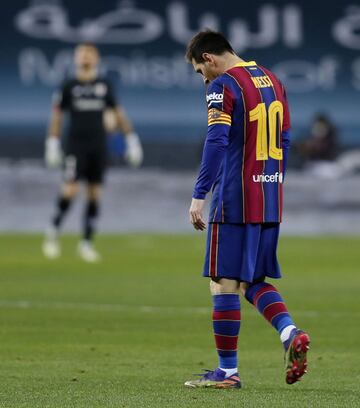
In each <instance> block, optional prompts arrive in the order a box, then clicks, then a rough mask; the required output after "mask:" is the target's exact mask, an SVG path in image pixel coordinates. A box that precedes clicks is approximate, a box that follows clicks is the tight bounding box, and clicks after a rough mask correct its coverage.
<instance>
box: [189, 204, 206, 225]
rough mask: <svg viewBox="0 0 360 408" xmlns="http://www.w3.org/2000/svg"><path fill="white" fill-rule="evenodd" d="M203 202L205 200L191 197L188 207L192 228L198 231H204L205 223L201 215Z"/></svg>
mask: <svg viewBox="0 0 360 408" xmlns="http://www.w3.org/2000/svg"><path fill="white" fill-rule="evenodd" d="M204 203H205V200H199V199H197V198H193V199H192V201H191V205H190V209H189V216H190V222H191V224H192V225H193V226H194V228H195V229H196V230H199V231H204V230H205V229H206V223H205V220H204V216H203V209H204Z"/></svg>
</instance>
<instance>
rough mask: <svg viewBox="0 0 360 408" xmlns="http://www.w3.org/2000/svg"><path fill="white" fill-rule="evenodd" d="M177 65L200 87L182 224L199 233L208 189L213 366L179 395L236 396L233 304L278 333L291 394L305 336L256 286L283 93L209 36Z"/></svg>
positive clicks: (277, 197) (273, 236) (282, 153)
mask: <svg viewBox="0 0 360 408" xmlns="http://www.w3.org/2000/svg"><path fill="white" fill-rule="evenodd" d="M186 58H187V60H188V61H189V62H190V63H191V64H192V65H193V67H194V70H195V71H196V72H198V73H199V74H200V75H202V77H203V79H204V82H205V83H206V84H207V85H208V87H207V95H206V102H207V106H208V131H207V137H206V141H205V145H204V151H203V157H202V162H201V167H200V172H199V176H198V178H197V181H196V185H195V188H194V193H193V199H192V202H191V206H190V210H189V214H190V222H191V223H192V225H193V226H194V228H195V229H196V230H200V231H203V230H205V228H206V226H207V223H206V222H205V220H204V216H203V207H204V200H205V197H206V194H207V193H208V192H209V191H210V189H212V200H211V206H210V219H209V224H208V239H207V251H206V258H205V265H204V271H203V275H204V276H206V277H209V278H210V279H211V280H210V290H211V294H212V297H213V328H214V336H215V343H216V348H217V353H218V357H219V366H218V367H217V368H216V369H215V370H214V371H207V372H206V373H205V374H203V375H202V376H201V378H200V379H197V380H191V381H187V382H186V383H185V385H186V386H188V387H194V388H195V387H210V388H240V387H241V381H240V377H239V372H238V367H237V341H238V335H239V330H240V322H241V312H240V298H239V294H242V295H244V297H245V299H246V300H247V301H248V302H250V303H251V304H253V305H254V306H255V307H256V309H257V310H258V311H259V312H260V313H261V314H262V315H263V316H264V318H265V319H266V320H267V321H268V322H269V323H270V324H271V325H272V326H273V327H274V329H275V330H277V331H278V333H279V335H280V340H281V342H282V344H283V347H284V349H285V380H286V383H287V384H293V383H295V382H297V381H299V380H300V378H301V377H302V376H303V375H304V374H305V373H306V368H307V359H306V355H307V351H308V349H309V344H310V339H309V335H308V334H307V333H305V332H304V331H302V330H299V329H298V328H297V327H296V325H295V323H294V321H293V319H292V317H291V315H290V314H289V312H288V310H287V308H286V305H285V302H284V300H283V298H282V297H281V295H280V293H279V292H278V291H277V289H276V288H275V287H274V286H273V285H271V284H270V283H267V282H266V280H267V278H275V279H277V278H280V277H281V274H280V268H279V264H278V261H277V256H276V250H277V243H278V237H279V226H280V222H281V217H282V201H283V185H282V184H283V179H284V174H285V170H286V163H287V156H288V149H289V142H290V117H289V108H288V103H287V100H286V93H285V89H284V87H283V85H282V84H281V82H280V81H279V80H278V79H277V78H276V76H275V75H274V74H273V73H272V72H271V71H269V70H268V69H266V68H264V67H262V66H260V65H258V64H257V63H256V62H255V61H248V62H247V61H244V60H242V59H241V58H240V57H238V56H237V55H236V54H235V52H234V50H233V49H232V47H231V45H230V44H229V42H228V41H227V39H226V38H225V37H224V36H223V35H222V34H220V33H217V32H213V31H210V30H206V31H203V32H200V33H198V34H197V35H196V36H195V37H194V38H193V39H192V40H191V41H190V43H189V45H188V48H187V53H186Z"/></svg>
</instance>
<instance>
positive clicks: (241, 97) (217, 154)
mask: <svg viewBox="0 0 360 408" xmlns="http://www.w3.org/2000/svg"><path fill="white" fill-rule="evenodd" d="M206 101H207V105H208V133H207V137H206V141H205V146H204V152H203V158H202V164H201V169H200V173H199V176H198V179H197V183H196V185H195V190H194V194H193V197H194V198H200V199H201V198H204V197H205V195H206V194H207V193H208V192H209V191H210V189H211V188H212V191H213V195H212V202H211V207H210V222H223V223H264V222H281V218H282V207H283V178H284V171H285V166H286V157H287V151H288V147H289V134H290V133H289V130H290V116H289V108H288V103H287V99H286V93H285V89H284V87H283V85H282V84H281V82H280V81H279V80H278V79H277V77H276V76H275V75H274V74H273V73H272V72H271V71H269V70H268V69H266V68H263V67H261V66H259V65H257V64H256V62H254V61H251V62H242V63H239V64H237V65H236V66H234V67H233V68H231V69H229V70H228V71H226V72H225V73H224V74H222V75H221V76H219V77H217V78H216V79H215V80H214V81H212V82H211V83H210V85H209V87H208V89H207V95H206Z"/></svg>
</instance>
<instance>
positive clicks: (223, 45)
mask: <svg viewBox="0 0 360 408" xmlns="http://www.w3.org/2000/svg"><path fill="white" fill-rule="evenodd" d="M204 52H208V53H209V54H215V55H222V54H224V53H225V52H231V53H232V54H234V53H235V52H234V50H233V49H232V47H231V45H230V43H229V41H228V40H227V39H226V38H225V36H224V35H223V34H221V33H218V32H216V31H212V30H204V31H200V32H199V33H198V34H196V35H195V36H194V37H193V38H192V39H191V40H190V42H189V44H188V46H187V49H186V54H185V58H186V59H187V60H188V61H189V62H192V60H193V59H194V60H195V62H197V63H201V62H204V58H203V57H202V55H203V53H204Z"/></svg>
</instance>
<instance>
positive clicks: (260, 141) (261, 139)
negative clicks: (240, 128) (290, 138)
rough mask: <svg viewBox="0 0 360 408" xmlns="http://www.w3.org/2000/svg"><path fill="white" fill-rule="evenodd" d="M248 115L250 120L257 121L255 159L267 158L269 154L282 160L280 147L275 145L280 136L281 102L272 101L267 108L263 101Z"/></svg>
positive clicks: (282, 110) (282, 111)
mask: <svg viewBox="0 0 360 408" xmlns="http://www.w3.org/2000/svg"><path fill="white" fill-rule="evenodd" d="M249 115H250V122H255V121H256V122H257V134H256V160H268V159H269V156H270V157H271V158H272V159H275V160H282V158H283V152H282V149H281V148H279V147H277V146H276V143H277V140H278V139H279V140H280V137H278V136H280V131H281V129H282V124H283V118H284V108H283V105H282V103H281V102H280V101H274V102H272V103H271V104H270V105H269V107H268V109H266V105H265V103H264V102H262V103H259V104H258V105H257V106H256V108H254V109H253V110H251V111H250V113H249ZM277 119H278V120H277ZM268 133H269V134H268ZM268 141H269V142H268ZM268 145H269V146H268Z"/></svg>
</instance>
